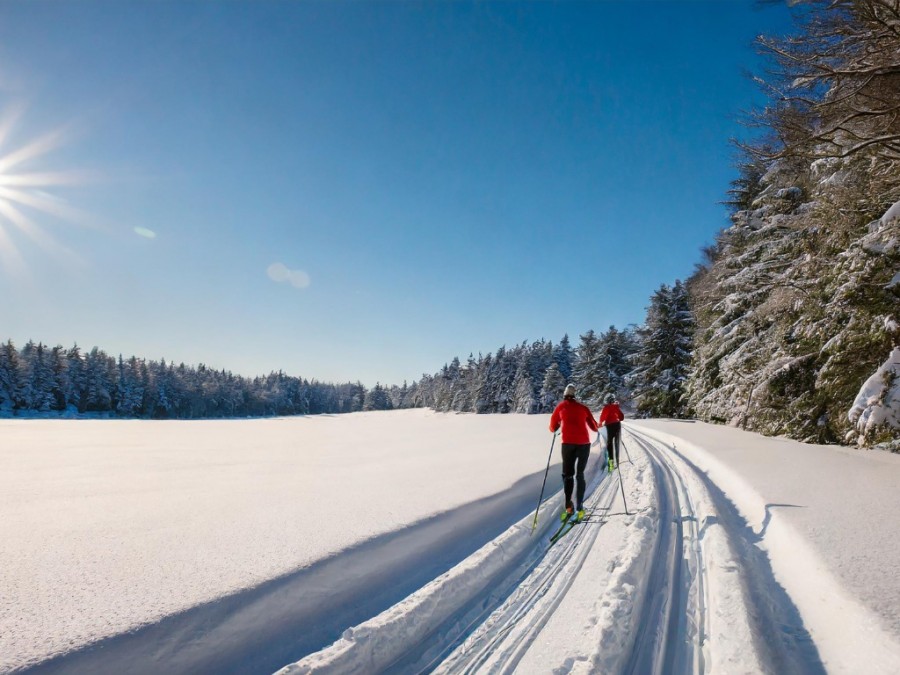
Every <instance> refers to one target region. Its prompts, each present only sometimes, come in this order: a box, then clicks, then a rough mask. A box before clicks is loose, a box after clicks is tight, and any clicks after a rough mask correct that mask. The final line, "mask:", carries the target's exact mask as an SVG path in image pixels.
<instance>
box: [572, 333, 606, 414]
mask: <svg viewBox="0 0 900 675" xmlns="http://www.w3.org/2000/svg"><path fill="white" fill-rule="evenodd" d="M580 340H581V342H580V344H579V345H578V349H577V350H576V358H575V366H574V368H573V372H572V380H573V384H574V385H575V388H576V389H577V390H578V398H580V399H581V400H582V401H584V403H585V404H587V405H589V406H597V405H599V404H600V403H601V402H602V401H603V394H604V392H605V386H604V381H603V376H602V372H603V361H602V356H603V355H602V353H601V352H600V340H599V339H598V337H597V335H596V333H594V331H593V330H589V331H588V332H587V333H585V334H584V335H582V336H581V337H580Z"/></svg>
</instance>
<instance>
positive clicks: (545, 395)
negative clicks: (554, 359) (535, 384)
mask: <svg viewBox="0 0 900 675" xmlns="http://www.w3.org/2000/svg"><path fill="white" fill-rule="evenodd" d="M565 388H566V381H565V380H564V379H563V376H562V373H560V372H559V366H558V365H556V363H552V364H550V367H549V368H547V372H546V373H545V374H544V382H543V385H542V386H541V412H545V413H547V412H553V409H554V408H555V407H556V404H557V403H559V402H560V401H561V400H562V396H563V390H564V389H565Z"/></svg>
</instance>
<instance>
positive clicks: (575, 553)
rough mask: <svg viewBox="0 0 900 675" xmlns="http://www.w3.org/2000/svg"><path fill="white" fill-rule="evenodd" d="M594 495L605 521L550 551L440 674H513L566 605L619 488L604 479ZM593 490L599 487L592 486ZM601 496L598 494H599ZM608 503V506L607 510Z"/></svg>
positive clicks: (584, 526)
mask: <svg viewBox="0 0 900 675" xmlns="http://www.w3.org/2000/svg"><path fill="white" fill-rule="evenodd" d="M602 477H603V476H602V474H601V476H600V480H599V481H598V482H599V483H600V484H599V486H597V487H596V488H595V489H593V490H592V491H591V492H590V493H589V494H590V495H591V497H590V498H589V500H588V502H587V504H586V505H587V506H588V507H589V510H591V511H593V512H594V513H598V512H600V519H601V520H600V522H598V523H597V524H596V525H597V526H596V527H594V526H592V525H593V523H590V522H588V523H581V524H579V525H576V526H575V531H574V532H571V533H570V534H568V535H566V536H565V537H564V538H563V539H561V540H560V541H559V542H558V543H557V544H556V545H554V546H553V547H552V548H550V549H549V550H548V551H547V554H546V555H545V557H544V559H543V560H542V561H541V564H540V565H539V566H538V567H537V568H535V570H534V571H533V573H532V574H531V575H530V576H529V577H528V578H526V579H523V580H522V581H521V582H520V585H519V587H518V589H517V590H516V592H515V593H514V594H513V595H512V596H510V598H509V599H508V601H507V602H506V603H505V604H504V605H503V606H502V607H501V608H499V609H498V610H497V611H496V612H494V614H493V615H491V617H490V618H489V619H488V620H487V621H486V622H485V623H484V624H483V625H482V626H481V627H480V628H479V629H478V630H476V631H475V632H474V633H473V634H472V635H471V636H470V637H469V639H467V640H466V641H465V642H464V643H463V645H462V646H460V647H459V648H458V649H457V650H456V652H455V653H454V655H453V656H451V657H449V658H448V659H446V660H445V661H444V662H443V663H441V664H440V666H438V667H437V668H436V669H435V670H434V672H437V673H474V672H483V669H484V668H485V666H486V664H487V663H488V661H490V663H491V667H490V668H489V669H486V672H510V671H511V670H513V669H514V668H515V666H516V664H518V662H519V661H520V660H521V658H522V656H523V654H524V651H525V650H526V649H527V648H528V646H529V645H530V644H531V643H532V642H533V641H534V639H535V636H536V635H537V633H539V632H540V630H541V629H542V628H543V626H544V625H545V624H546V623H547V620H548V619H549V617H550V615H552V613H553V612H554V611H555V610H556V608H557V607H558V606H559V604H560V602H562V600H563V598H564V597H565V595H566V593H567V592H568V591H569V588H570V587H571V585H572V583H573V582H574V580H575V578H576V575H577V574H578V572H579V571H580V570H581V568H582V566H583V565H584V562H585V558H586V557H587V554H588V553H589V552H590V549H591V546H593V544H594V542H595V541H596V539H597V537H598V535H599V533H600V529H601V527H602V524H603V523H602V518H603V515H602V511H604V510H609V508H610V507H611V504H612V501H613V499H614V498H615V496H616V490H617V489H618V484H617V483H615V482H613V481H611V480H605V481H604V480H602ZM592 487H593V486H592ZM595 492H596V493H597V494H594V493H595ZM601 504H602V506H601Z"/></svg>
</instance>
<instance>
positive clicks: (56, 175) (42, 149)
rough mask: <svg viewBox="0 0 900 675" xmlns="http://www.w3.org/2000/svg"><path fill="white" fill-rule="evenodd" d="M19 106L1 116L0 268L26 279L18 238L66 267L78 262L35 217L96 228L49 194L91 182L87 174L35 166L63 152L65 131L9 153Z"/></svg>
mask: <svg viewBox="0 0 900 675" xmlns="http://www.w3.org/2000/svg"><path fill="white" fill-rule="evenodd" d="M24 111H25V107H24V106H23V105H21V104H19V105H15V106H13V107H10V108H9V109H7V110H6V112H5V113H3V114H2V115H0V265H2V269H3V271H4V272H5V273H7V274H8V275H10V276H13V277H22V276H25V275H26V274H27V271H28V270H27V265H26V262H25V258H24V256H23V255H22V253H21V251H19V248H18V246H17V245H16V235H21V236H24V237H26V238H27V239H29V240H30V241H31V242H32V243H34V244H35V245H37V246H38V247H40V248H41V250H43V251H44V252H46V253H48V254H50V255H52V256H53V257H55V258H58V259H60V260H63V261H66V262H68V263H72V262H75V263H80V262H81V261H80V259H79V258H78V256H77V255H76V254H75V253H74V252H73V251H72V250H70V249H68V248H66V247H65V246H63V245H62V244H61V243H59V242H58V241H57V240H56V239H55V238H54V237H53V236H52V235H51V234H50V233H49V232H47V230H46V229H45V227H44V226H43V225H42V224H40V223H38V222H37V221H36V220H35V216H37V215H44V216H51V217H53V218H54V219H57V220H59V221H66V222H69V223H74V224H78V225H82V226H88V227H90V226H92V225H93V224H92V222H91V220H90V219H89V218H88V217H87V215H86V214H85V213H83V212H82V211H80V210H78V209H76V208H74V207H72V206H70V205H69V204H67V203H66V202H65V200H63V199H61V198H60V197H58V196H56V195H54V194H52V193H51V192H48V191H47V190H48V189H52V188H54V187H60V186H67V185H78V184H83V183H85V182H87V181H88V180H90V175H89V174H88V173H87V172H83V171H44V170H41V168H40V167H32V166H31V165H32V164H36V163H40V161H42V158H44V156H45V155H47V154H48V153H50V152H51V151H53V150H55V149H56V148H58V147H60V145H62V143H63V142H64V140H65V129H64V128H60V129H56V130H54V131H51V132H49V133H46V134H44V135H43V136H41V137H39V138H37V139H35V140H33V141H31V142H27V143H25V144H24V145H22V146H20V147H18V148H16V149H13V150H11V151H6V147H5V146H6V145H7V144H8V143H9V140H10V136H11V134H12V132H13V130H14V129H15V126H16V123H17V122H18V121H19V120H20V119H21V117H22V115H23V114H24Z"/></svg>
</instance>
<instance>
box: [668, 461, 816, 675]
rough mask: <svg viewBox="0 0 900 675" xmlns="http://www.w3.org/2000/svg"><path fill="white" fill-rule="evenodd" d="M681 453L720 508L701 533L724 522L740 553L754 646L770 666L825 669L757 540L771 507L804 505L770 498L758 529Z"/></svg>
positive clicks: (811, 671)
mask: <svg viewBox="0 0 900 675" xmlns="http://www.w3.org/2000/svg"><path fill="white" fill-rule="evenodd" d="M678 454H679V456H680V458H681V459H682V460H684V462H685V463H687V465H688V466H690V467H691V469H692V470H693V471H694V472H695V474H696V475H697V477H698V478H699V479H700V480H701V481H702V482H703V484H704V486H705V487H706V489H707V490H708V491H709V494H710V495H711V496H712V498H713V501H714V503H715V506H716V511H717V513H718V515H717V516H710V517H707V518H706V519H705V520H704V523H703V526H702V528H701V530H700V538H701V539H702V538H703V535H704V534H705V530H706V529H707V528H708V527H709V526H710V525H713V524H721V525H722V526H723V528H724V532H725V534H726V536H727V537H728V540H729V542H730V543H731V545H732V547H733V549H734V552H735V554H736V556H737V559H738V561H739V569H738V573H739V574H740V577H741V585H742V589H743V595H744V600H745V602H746V605H747V607H748V608H749V609H750V611H749V613H748V614H749V620H750V623H751V625H752V626H753V634H754V637H755V640H754V642H755V644H754V646H755V647H756V651H757V653H758V654H760V656H761V657H762V658H763V659H764V661H765V663H766V665H767V668H766V672H771V673H792V674H794V673H796V674H798V675H801V674H802V675H825V672H826V670H825V666H824V664H823V663H822V659H821V656H820V655H819V650H818V648H817V647H816V645H815V643H814V642H813V639H812V636H811V635H810V634H809V631H808V630H807V629H806V627H805V626H804V625H803V619H802V618H801V616H800V612H799V610H798V609H797V606H796V605H795V604H794V601H793V600H791V597H790V596H789V595H788V594H787V591H785V589H784V587H782V586H781V585H780V584H779V583H778V582H777V581H776V580H775V574H774V572H773V571H772V564H771V561H770V560H769V556H768V555H767V553H766V552H765V551H764V550H763V549H761V548H759V547H758V546H757V544H758V543H759V542H760V541H761V539H762V538H763V536H765V532H766V529H767V528H768V525H769V523H770V522H771V520H772V511H771V509H772V508H774V507H791V508H803V507H799V506H797V505H796V504H767V505H766V517H765V520H764V521H763V527H762V529H761V530H760V532H758V533H757V532H755V531H754V530H753V528H752V527H751V526H750V524H749V523H748V522H747V521H746V520H745V519H744V517H743V516H741V514H740V513H739V512H738V510H737V507H736V506H735V504H734V502H732V501H731V500H730V499H729V498H728V497H727V496H726V495H725V493H724V492H723V491H722V490H721V489H720V488H719V487H718V486H717V485H716V484H715V483H714V482H713V481H712V479H711V478H710V477H709V475H708V474H707V473H706V472H704V471H701V470H700V469H699V468H698V467H697V466H696V465H695V464H694V463H693V462H691V461H690V460H689V459H688V458H686V457H685V456H684V455H683V454H681V453H678Z"/></svg>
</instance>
